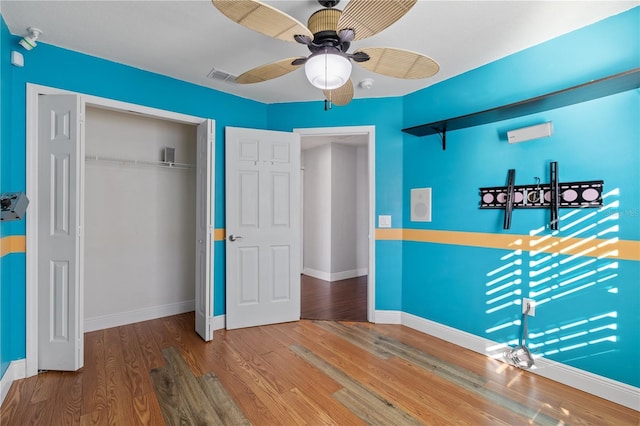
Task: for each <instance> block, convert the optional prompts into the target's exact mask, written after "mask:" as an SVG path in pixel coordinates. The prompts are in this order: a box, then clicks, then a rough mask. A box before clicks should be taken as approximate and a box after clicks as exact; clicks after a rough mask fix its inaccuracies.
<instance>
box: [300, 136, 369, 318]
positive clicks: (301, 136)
mask: <svg viewBox="0 0 640 426" xmlns="http://www.w3.org/2000/svg"><path fill="white" fill-rule="evenodd" d="M293 132H294V133H299V134H300V137H301V138H304V137H305V136H356V135H366V136H367V137H368V148H369V149H368V152H367V156H368V160H369V164H368V168H369V176H368V180H369V266H368V268H367V269H368V278H367V320H368V321H369V322H376V279H375V278H376V269H375V265H376V241H375V211H376V126H344V127H313V128H306V129H293Z"/></svg>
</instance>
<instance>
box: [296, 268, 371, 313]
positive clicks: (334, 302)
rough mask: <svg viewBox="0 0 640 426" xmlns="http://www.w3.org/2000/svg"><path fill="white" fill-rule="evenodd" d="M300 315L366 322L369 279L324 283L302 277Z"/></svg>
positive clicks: (361, 278)
mask: <svg viewBox="0 0 640 426" xmlns="http://www.w3.org/2000/svg"><path fill="white" fill-rule="evenodd" d="M300 304H301V307H300V316H301V317H302V318H304V319H320V320H334V321H366V320H367V277H366V276H362V277H356V278H350V279H346V280H340V281H333V282H329V281H323V280H320V279H317V278H313V277H310V276H308V275H301V277H300Z"/></svg>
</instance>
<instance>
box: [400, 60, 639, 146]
mask: <svg viewBox="0 0 640 426" xmlns="http://www.w3.org/2000/svg"><path fill="white" fill-rule="evenodd" d="M638 87H640V68H634V69H631V70H628V71H625V72H621V73H619V74H614V75H611V76H609V77H604V78H601V79H598V80H591V81H588V82H586V83H583V84H579V85H577V86H573V87H569V88H567V89H563V90H558V91H555V92H551V93H548V94H546V95H542V96H537V97H535V98H530V99H527V100H524V101H520V102H515V103H512V104H508V105H503V106H499V107H496V108H491V109H487V110H484V111H480V112H476V113H472V114H466V115H461V116H458V117H454V118H449V119H446V120H440V121H434V122H432V123H428V124H421V125H419V126H414V127H407V128H405V129H402V131H403V132H405V133H409V134H411V135H414V136H427V135H434V134H440V136H441V137H442V149H445V148H446V133H447V131H450V130H459V129H465V128H467V127H473V126H480V125H482V124H488V123H493V122H496V121H502V120H507V119H510V118H516V117H521V116H525V115H529V114H535V113H538V112H542V111H547V110H551V109H556V108H561V107H564V106H569V105H573V104H577V103H580V102H585V101H590V100H593V99H597V98H602V97H605V96H609V95H614V94H616V93H620V92H626V91H627V90H632V89H637V88H638Z"/></svg>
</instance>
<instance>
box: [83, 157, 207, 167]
mask: <svg viewBox="0 0 640 426" xmlns="http://www.w3.org/2000/svg"><path fill="white" fill-rule="evenodd" d="M84 158H85V160H87V161H98V162H105V163H118V164H126V165H134V166H151V167H163V168H168V169H193V168H195V166H194V165H193V164H184V163H167V162H165V161H149V160H131V159H128V158H115V157H104V156H101V155H87V156H85V157H84Z"/></svg>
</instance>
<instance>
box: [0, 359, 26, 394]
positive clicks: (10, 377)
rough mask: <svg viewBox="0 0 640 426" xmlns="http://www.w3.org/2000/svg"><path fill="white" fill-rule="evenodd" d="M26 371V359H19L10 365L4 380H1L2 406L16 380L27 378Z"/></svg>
mask: <svg viewBox="0 0 640 426" xmlns="http://www.w3.org/2000/svg"><path fill="white" fill-rule="evenodd" d="M26 369H27V360H26V359H17V360H15V361H11V362H10V363H9V367H8V368H7V371H5V372H4V375H3V376H2V379H0V405H2V403H3V402H4V398H5V397H6V396H7V394H8V393H9V389H10V388H11V384H12V383H13V382H14V381H16V380H20V379H24V378H25V377H26V372H27V370H26Z"/></svg>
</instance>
